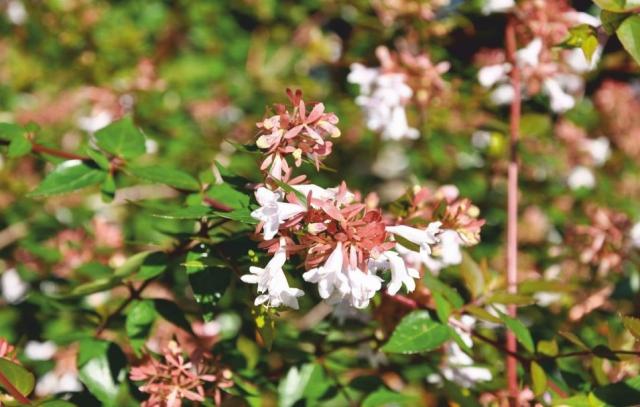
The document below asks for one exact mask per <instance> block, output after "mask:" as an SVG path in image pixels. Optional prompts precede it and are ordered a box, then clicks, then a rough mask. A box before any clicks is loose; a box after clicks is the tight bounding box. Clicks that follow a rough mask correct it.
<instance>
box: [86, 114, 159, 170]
mask: <svg viewBox="0 0 640 407" xmlns="http://www.w3.org/2000/svg"><path fill="white" fill-rule="evenodd" d="M95 138H96V144H97V145H98V147H100V148H101V149H103V150H104V151H106V152H108V153H111V154H113V155H116V156H119V157H122V158H125V159H128V160H130V159H133V158H136V157H139V156H141V155H142V154H144V153H145V151H146V147H145V139H144V135H143V134H142V132H141V131H140V130H139V129H138V128H137V127H136V126H135V125H134V124H133V121H132V120H131V118H130V117H125V118H124V119H121V120H118V121H117V122H113V123H111V124H110V125H108V126H107V127H105V128H103V129H100V130H98V131H97V132H96V134H95Z"/></svg>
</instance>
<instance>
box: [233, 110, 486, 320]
mask: <svg viewBox="0 0 640 407" xmlns="http://www.w3.org/2000/svg"><path fill="white" fill-rule="evenodd" d="M295 105H297V106H299V109H302V108H304V106H305V104H304V102H303V101H302V100H301V99H300V100H298V101H297V102H296V104H295ZM316 106H317V105H316ZM314 109H315V108H314ZM297 114H298V115H299V116H300V117H310V116H311V114H308V113H307V112H303V111H301V110H298V111H297ZM280 115H281V116H282V117H289V113H288V112H286V111H284V112H281V114H280ZM328 116H329V117H333V118H335V116H334V115H331V114H328ZM335 121H337V119H336V120H335ZM263 123H264V122H263ZM258 126H259V127H262V123H259V124H258ZM262 137H263V136H260V138H259V139H258V143H262V141H261V138H262ZM294 151H295V150H291V149H288V150H280V152H279V154H280V155H281V158H280V159H281V161H282V162H286V158H287V157H286V155H285V154H286V152H288V153H289V154H291V155H294V154H295V153H294ZM266 153H267V154H269V157H270V155H271V154H273V153H272V150H270V149H269V150H267V152H266ZM267 160H269V158H267ZM262 169H263V171H264V172H265V184H264V185H262V186H259V187H258V188H257V190H256V193H255V195H256V200H257V201H258V203H259V204H260V208H258V209H256V210H255V211H253V212H252V214H251V215H252V216H253V217H254V218H256V219H257V220H259V223H258V226H257V229H256V233H257V234H258V233H260V232H261V233H262V240H263V241H262V242H261V243H260V247H262V248H264V249H266V250H267V251H268V252H269V253H271V254H273V257H272V258H271V260H270V261H269V262H268V264H267V265H266V266H265V267H264V268H261V267H251V268H250V273H249V274H246V275H244V276H242V280H243V281H244V282H246V283H249V284H256V285H257V289H258V293H259V295H258V297H257V298H256V300H255V304H256V305H259V304H266V305H268V306H272V307H278V306H281V305H286V306H288V307H291V308H294V309H297V308H298V298H299V297H301V296H302V295H304V292H303V291H302V290H301V289H298V288H292V287H290V286H289V282H288V280H287V277H286V274H285V272H284V266H285V263H286V260H287V258H288V257H289V256H291V255H294V254H296V255H299V256H301V257H302V259H303V262H302V263H303V265H304V268H305V270H306V271H305V272H304V273H303V274H302V277H303V278H304V280H305V281H307V282H310V283H314V284H317V286H318V293H319V295H320V297H321V298H323V299H324V300H327V301H328V302H329V303H330V304H348V305H350V306H352V307H355V308H365V307H367V306H368V304H369V302H370V300H371V299H372V298H373V297H374V295H375V294H376V293H377V292H378V291H380V290H381V289H382V286H383V283H384V279H383V278H382V277H383V273H384V272H385V271H387V270H388V271H390V280H389V282H388V284H387V292H388V293H389V294H391V295H394V294H396V293H397V292H398V291H399V290H400V289H401V288H402V286H404V287H406V289H407V291H409V292H411V291H413V290H414V289H415V287H416V284H415V279H416V278H418V277H420V273H419V269H420V267H421V264H425V265H427V266H428V267H430V268H431V269H432V270H436V269H437V270H439V269H440V268H442V267H445V266H447V265H450V264H456V263H459V262H460V259H461V253H460V246H463V245H473V244H476V243H478V241H479V231H480V226H482V224H483V221H481V220H478V219H477V215H478V210H477V208H476V207H474V206H473V205H471V203H470V202H469V201H468V200H465V199H458V191H457V189H456V188H455V187H445V188H441V189H440V190H438V191H437V192H436V193H435V194H432V193H431V192H430V190H428V189H426V188H418V189H417V190H416V193H415V194H414V196H413V197H412V198H411V205H410V208H409V209H410V210H409V211H407V212H406V213H405V214H404V215H403V216H394V215H392V214H386V213H384V212H383V211H382V209H380V208H379V207H378V205H377V199H373V197H371V196H369V197H366V198H364V199H363V197H362V195H361V194H360V193H357V192H352V191H349V189H348V187H347V185H346V183H345V182H342V184H341V185H339V186H338V187H335V188H322V187H320V186H317V185H313V184H303V183H301V182H302V179H303V178H301V177H295V178H290V176H291V173H290V172H287V176H286V177H285V178H283V179H288V180H289V182H288V184H287V185H286V187H285V186H284V185H283V184H282V183H277V184H276V185H275V186H274V185H272V184H271V183H270V182H269V181H270V179H271V178H272V177H273V173H272V171H271V170H270V169H269V168H268V166H264V165H263V167H262ZM283 188H286V190H285V189H283ZM438 208H441V210H440V211H438V210H437V209H438ZM436 252H437V253H436ZM453 252H455V253H453ZM412 259H418V261H417V262H413V260H412Z"/></svg>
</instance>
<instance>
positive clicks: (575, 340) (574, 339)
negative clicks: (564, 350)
mask: <svg viewBox="0 0 640 407" xmlns="http://www.w3.org/2000/svg"><path fill="white" fill-rule="evenodd" d="M558 333H559V334H560V335H561V336H563V337H565V338H566V339H567V340H568V341H569V342H571V343H573V344H574V345H576V346H577V347H579V348H581V349H582V350H589V347H588V346H587V345H585V343H584V342H582V340H581V339H580V338H578V336H577V335H576V334H574V333H572V332H568V331H559V332H558Z"/></svg>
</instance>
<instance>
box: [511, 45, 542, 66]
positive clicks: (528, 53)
mask: <svg viewBox="0 0 640 407" xmlns="http://www.w3.org/2000/svg"><path fill="white" fill-rule="evenodd" d="M541 51H542V39H540V38H534V39H533V40H532V41H531V42H530V43H529V44H527V46H526V47H524V48H521V49H519V50H518V51H516V61H517V62H518V65H521V66H527V65H528V66H532V67H536V66H538V64H539V63H540V52H541Z"/></svg>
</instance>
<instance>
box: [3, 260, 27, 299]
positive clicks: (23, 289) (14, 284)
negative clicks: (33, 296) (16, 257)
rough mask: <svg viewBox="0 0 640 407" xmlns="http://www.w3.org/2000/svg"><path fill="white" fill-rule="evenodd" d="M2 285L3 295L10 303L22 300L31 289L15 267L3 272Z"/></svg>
mask: <svg viewBox="0 0 640 407" xmlns="http://www.w3.org/2000/svg"><path fill="white" fill-rule="evenodd" d="M0 286H2V297H3V298H4V299H5V301H7V302H8V303H9V304H17V303H19V302H21V301H22V300H23V299H24V297H25V295H26V294H27V292H28V291H29V284H28V283H27V282H25V281H24V280H23V279H22V278H21V277H20V274H18V271H17V270H16V269H14V268H12V269H9V270H6V271H5V272H4V273H2V276H0Z"/></svg>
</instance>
